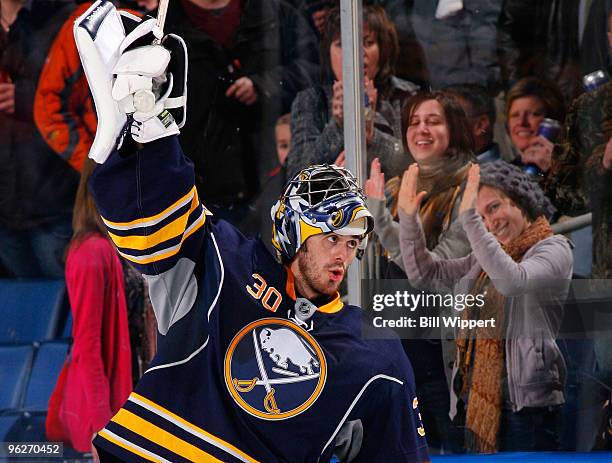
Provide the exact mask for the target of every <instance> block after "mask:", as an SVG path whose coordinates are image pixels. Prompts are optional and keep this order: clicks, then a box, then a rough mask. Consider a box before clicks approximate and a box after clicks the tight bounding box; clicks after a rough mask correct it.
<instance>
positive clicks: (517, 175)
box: [480, 161, 556, 219]
mask: <svg viewBox="0 0 612 463" xmlns="http://www.w3.org/2000/svg"><path fill="white" fill-rule="evenodd" d="M480 184H481V185H488V186H490V187H493V188H497V189H498V190H500V191H502V192H503V193H504V194H505V195H506V196H508V197H509V198H510V199H512V200H513V201H514V202H515V203H516V205H517V206H519V207H520V208H521V209H522V210H523V211H524V212H525V213H526V214H527V215H528V216H529V217H530V218H531V219H536V218H538V217H540V216H542V215H543V216H545V217H546V218H547V219H550V218H551V217H552V215H553V214H554V213H555V211H556V208H555V207H554V206H553V205H552V203H551V202H550V199H548V197H546V196H545V195H544V192H543V191H542V188H540V185H539V184H538V182H537V180H536V179H535V178H534V177H533V176H531V175H529V174H527V173H526V172H523V171H522V170H521V169H520V168H519V167H517V166H514V165H512V164H508V163H507V162H505V161H495V162H485V163H483V164H481V165H480Z"/></svg>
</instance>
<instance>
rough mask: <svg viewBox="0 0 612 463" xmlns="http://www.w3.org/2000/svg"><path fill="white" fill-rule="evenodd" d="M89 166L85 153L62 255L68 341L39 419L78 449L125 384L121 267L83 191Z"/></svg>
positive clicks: (117, 403)
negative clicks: (65, 251) (69, 233)
mask: <svg viewBox="0 0 612 463" xmlns="http://www.w3.org/2000/svg"><path fill="white" fill-rule="evenodd" d="M94 166H95V163H94V162H93V161H91V160H89V159H87V160H86V162H85V166H84V168H83V173H82V175H81V181H80V184H79V189H78V192H77V197H76V202H75V207H74V216H73V229H74V235H73V237H72V241H71V242H70V246H69V248H68V254H67V259H66V286H67V289H68V296H69V298H70V307H71V310H72V316H73V320H74V322H73V328H72V337H73V339H74V342H73V345H72V349H71V352H70V355H69V356H68V358H67V359H66V362H65V364H64V367H63V369H62V372H61V374H60V377H59V380H58V383H57V385H56V387H55V390H54V392H53V394H52V396H51V399H50V401H49V413H48V415H47V422H46V430H47V438H48V439H49V440H51V441H63V442H65V443H66V444H68V445H70V446H71V447H73V448H74V449H76V450H78V451H79V452H88V451H90V450H91V448H92V447H91V440H92V437H93V436H94V435H95V433H96V432H97V431H99V430H100V429H102V428H103V427H104V426H105V425H106V423H107V422H108V421H109V420H110V418H111V417H112V416H113V415H114V414H115V413H116V412H117V411H118V410H119V408H121V405H123V403H124V402H125V400H126V399H127V397H128V395H129V393H130V392H131V390H132V365H131V353H130V338H129V332H128V318H127V309H126V299H125V290H124V283H123V281H124V280H123V270H122V267H121V262H120V261H119V256H118V255H117V252H116V250H115V248H114V247H113V245H112V244H111V242H110V240H109V239H108V236H107V235H106V231H105V228H104V224H103V223H102V221H101V219H100V216H99V214H98V212H97V210H96V208H95V206H94V202H93V199H92V197H91V195H90V194H89V190H88V186H87V181H88V178H89V175H90V174H91V172H92V171H93V168H94Z"/></svg>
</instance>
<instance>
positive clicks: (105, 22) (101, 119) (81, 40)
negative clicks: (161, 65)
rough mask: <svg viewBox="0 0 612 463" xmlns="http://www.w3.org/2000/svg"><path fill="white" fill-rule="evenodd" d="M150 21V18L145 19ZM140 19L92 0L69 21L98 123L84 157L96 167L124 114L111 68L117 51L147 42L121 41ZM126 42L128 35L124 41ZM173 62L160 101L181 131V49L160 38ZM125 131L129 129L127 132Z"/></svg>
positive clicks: (174, 39) (172, 39)
mask: <svg viewBox="0 0 612 463" xmlns="http://www.w3.org/2000/svg"><path fill="white" fill-rule="evenodd" d="M151 21H153V20H151ZM141 23H142V19H141V18H138V17H137V16H134V15H132V14H130V13H128V12H125V11H118V10H117V9H116V8H115V6H114V5H113V3H112V2H110V1H108V0H97V1H96V2H94V3H93V4H92V5H91V7H89V8H88V9H87V11H85V13H83V14H82V15H81V16H80V17H79V18H77V20H76V21H75V23H74V28H73V32H74V38H75V42H76V45H77V50H78V52H79V56H80V58H81V63H82V65H83V70H84V72H85V76H86V77H87V81H88V84H89V88H90V91H91V94H92V96H93V100H94V104H95V108H96V113H97V118H98V125H97V129H96V135H95V138H94V141H93V144H92V146H91V149H90V152H89V157H90V158H91V159H93V160H94V161H96V162H97V163H99V164H102V163H104V162H105V161H106V159H107V158H108V156H109V155H110V153H111V152H112V151H113V150H114V149H115V148H118V147H120V145H121V142H122V139H123V135H124V134H125V133H126V132H127V131H126V130H124V129H125V125H126V123H127V122H128V116H127V115H126V114H125V113H124V112H123V111H121V109H120V108H119V105H118V103H117V102H116V101H115V100H114V99H113V97H112V86H113V82H114V78H115V76H114V75H113V69H114V68H115V66H116V64H117V63H118V61H119V58H120V56H121V52H122V51H124V49H126V42H127V43H129V46H128V47H127V48H128V49H129V48H132V47H137V46H140V45H144V44H151V43H152V41H153V40H154V39H156V38H157V37H155V36H154V35H153V33H148V34H146V35H144V36H139V35H136V36H135V37H134V41H133V43H130V40H127V41H126V40H125V39H126V37H128V36H129V35H130V33H131V32H132V31H134V29H136V27H137V26H138V25H139V24H141ZM128 38H130V39H131V37H128ZM163 45H164V47H166V48H168V49H169V50H170V51H171V52H172V54H173V57H172V58H173V59H171V60H170V65H169V69H168V71H169V72H172V73H173V77H174V79H173V80H174V82H175V85H174V86H173V88H172V91H171V92H170V94H169V95H168V98H167V99H166V101H165V102H164V105H165V107H166V108H168V109H170V110H171V112H172V113H173V116H175V119H176V120H178V121H180V125H179V127H182V126H183V125H184V123H185V120H186V102H187V101H186V99H187V48H186V46H185V43H184V41H183V40H182V39H181V38H180V37H178V36H176V35H173V34H171V35H169V36H167V37H165V38H164V39H163ZM127 129H128V130H129V127H128V128H127Z"/></svg>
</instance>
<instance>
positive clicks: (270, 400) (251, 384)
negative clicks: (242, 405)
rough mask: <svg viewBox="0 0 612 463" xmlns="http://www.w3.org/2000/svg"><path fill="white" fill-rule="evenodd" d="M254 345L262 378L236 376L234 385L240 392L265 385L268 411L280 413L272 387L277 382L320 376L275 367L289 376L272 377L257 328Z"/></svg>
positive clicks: (275, 369) (282, 373) (297, 380)
mask: <svg viewBox="0 0 612 463" xmlns="http://www.w3.org/2000/svg"><path fill="white" fill-rule="evenodd" d="M252 333H253V347H254V348H255V358H256V359H257V368H258V369H259V375H260V376H261V378H258V377H255V378H253V379H237V378H234V379H233V380H232V382H233V384H234V387H235V388H236V390H237V391H238V392H241V393H246V392H250V391H252V390H253V389H254V388H255V386H263V387H264V389H265V390H266V396H265V397H264V400H263V406H264V408H265V410H266V411H267V412H268V413H272V414H275V415H278V414H280V412H281V411H280V409H279V408H278V406H277V405H276V398H275V397H274V395H275V393H276V390H275V389H274V388H273V387H272V386H274V385H276V384H292V383H301V382H303V381H310V380H311V379H316V378H318V377H319V373H314V374H311V375H300V374H298V373H294V372H292V371H289V370H284V369H282V368H276V367H273V368H272V371H273V372H275V373H278V374H281V375H284V376H287V378H276V379H270V378H269V377H268V372H267V371H266V367H265V365H264V362H263V357H262V355H261V347H260V345H259V341H258V340H257V330H256V329H253V332H252Z"/></svg>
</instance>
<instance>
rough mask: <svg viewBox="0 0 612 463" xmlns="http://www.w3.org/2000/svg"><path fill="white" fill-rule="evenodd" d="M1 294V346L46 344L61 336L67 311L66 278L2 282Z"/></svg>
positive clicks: (0, 281) (0, 282)
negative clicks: (10, 344) (59, 331)
mask: <svg viewBox="0 0 612 463" xmlns="http://www.w3.org/2000/svg"><path fill="white" fill-rule="evenodd" d="M0 294H1V295H2V298H1V300H0V316H2V323H1V324H0V344H7V343H23V342H34V341H46V340H50V339H54V338H55V337H56V336H57V335H58V334H60V333H58V330H60V329H61V328H63V327H60V326H59V325H60V323H61V322H62V321H63V320H65V319H66V312H67V311H68V301H67V296H66V285H65V283H64V280H63V279H53V280H17V279H1V280H0Z"/></svg>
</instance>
